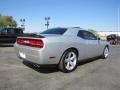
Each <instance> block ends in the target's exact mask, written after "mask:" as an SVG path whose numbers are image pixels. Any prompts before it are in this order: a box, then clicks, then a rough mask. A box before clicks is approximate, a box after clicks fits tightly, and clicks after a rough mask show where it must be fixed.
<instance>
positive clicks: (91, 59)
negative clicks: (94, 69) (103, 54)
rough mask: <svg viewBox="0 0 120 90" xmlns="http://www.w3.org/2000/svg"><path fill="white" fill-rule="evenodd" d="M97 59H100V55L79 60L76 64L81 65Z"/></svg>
mask: <svg viewBox="0 0 120 90" xmlns="http://www.w3.org/2000/svg"><path fill="white" fill-rule="evenodd" d="M99 59H100V57H95V58H90V59H84V60H80V61H79V62H78V66H81V65H84V64H88V63H91V62H94V61H97V60H99Z"/></svg>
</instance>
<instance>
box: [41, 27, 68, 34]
mask: <svg viewBox="0 0 120 90" xmlns="http://www.w3.org/2000/svg"><path fill="white" fill-rule="evenodd" d="M66 30H67V28H52V29H48V30H46V31H43V32H41V33H40V34H60V35H62V34H64V33H65V31H66Z"/></svg>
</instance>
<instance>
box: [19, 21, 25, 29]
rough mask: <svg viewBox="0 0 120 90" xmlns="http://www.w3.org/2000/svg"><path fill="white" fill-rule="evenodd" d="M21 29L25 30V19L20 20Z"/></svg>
mask: <svg viewBox="0 0 120 90" xmlns="http://www.w3.org/2000/svg"><path fill="white" fill-rule="evenodd" d="M20 22H21V27H22V28H23V29H25V19H20Z"/></svg>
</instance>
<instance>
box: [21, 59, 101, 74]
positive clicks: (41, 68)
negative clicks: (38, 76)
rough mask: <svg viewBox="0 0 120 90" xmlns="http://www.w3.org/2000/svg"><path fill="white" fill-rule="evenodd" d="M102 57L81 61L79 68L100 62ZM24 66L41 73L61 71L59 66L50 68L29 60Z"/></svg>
mask: <svg viewBox="0 0 120 90" xmlns="http://www.w3.org/2000/svg"><path fill="white" fill-rule="evenodd" d="M99 59H100V57H96V58H91V59H85V60H80V62H79V63H78V66H81V65H84V64H88V63H91V62H94V61H97V60H99ZM23 64H24V65H25V66H27V67H29V68H31V69H33V70H35V71H37V72H39V73H45V74H48V73H54V72H59V69H58V67H57V66H52V67H51V66H49V65H42V66H41V65H39V64H36V63H33V62H30V61H27V60H23Z"/></svg>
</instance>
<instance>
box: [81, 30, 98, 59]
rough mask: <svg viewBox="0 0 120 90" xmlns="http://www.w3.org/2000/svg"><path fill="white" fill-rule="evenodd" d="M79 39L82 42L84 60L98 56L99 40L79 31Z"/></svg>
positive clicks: (88, 33) (83, 31) (92, 35)
mask: <svg viewBox="0 0 120 90" xmlns="http://www.w3.org/2000/svg"><path fill="white" fill-rule="evenodd" d="M79 33H81V36H80V37H81V38H82V39H83V40H84V47H85V49H84V50H85V58H92V57H95V56H98V55H99V40H98V38H97V37H96V36H95V35H94V34H92V33H91V32H88V31H85V30H80V31H79Z"/></svg>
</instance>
